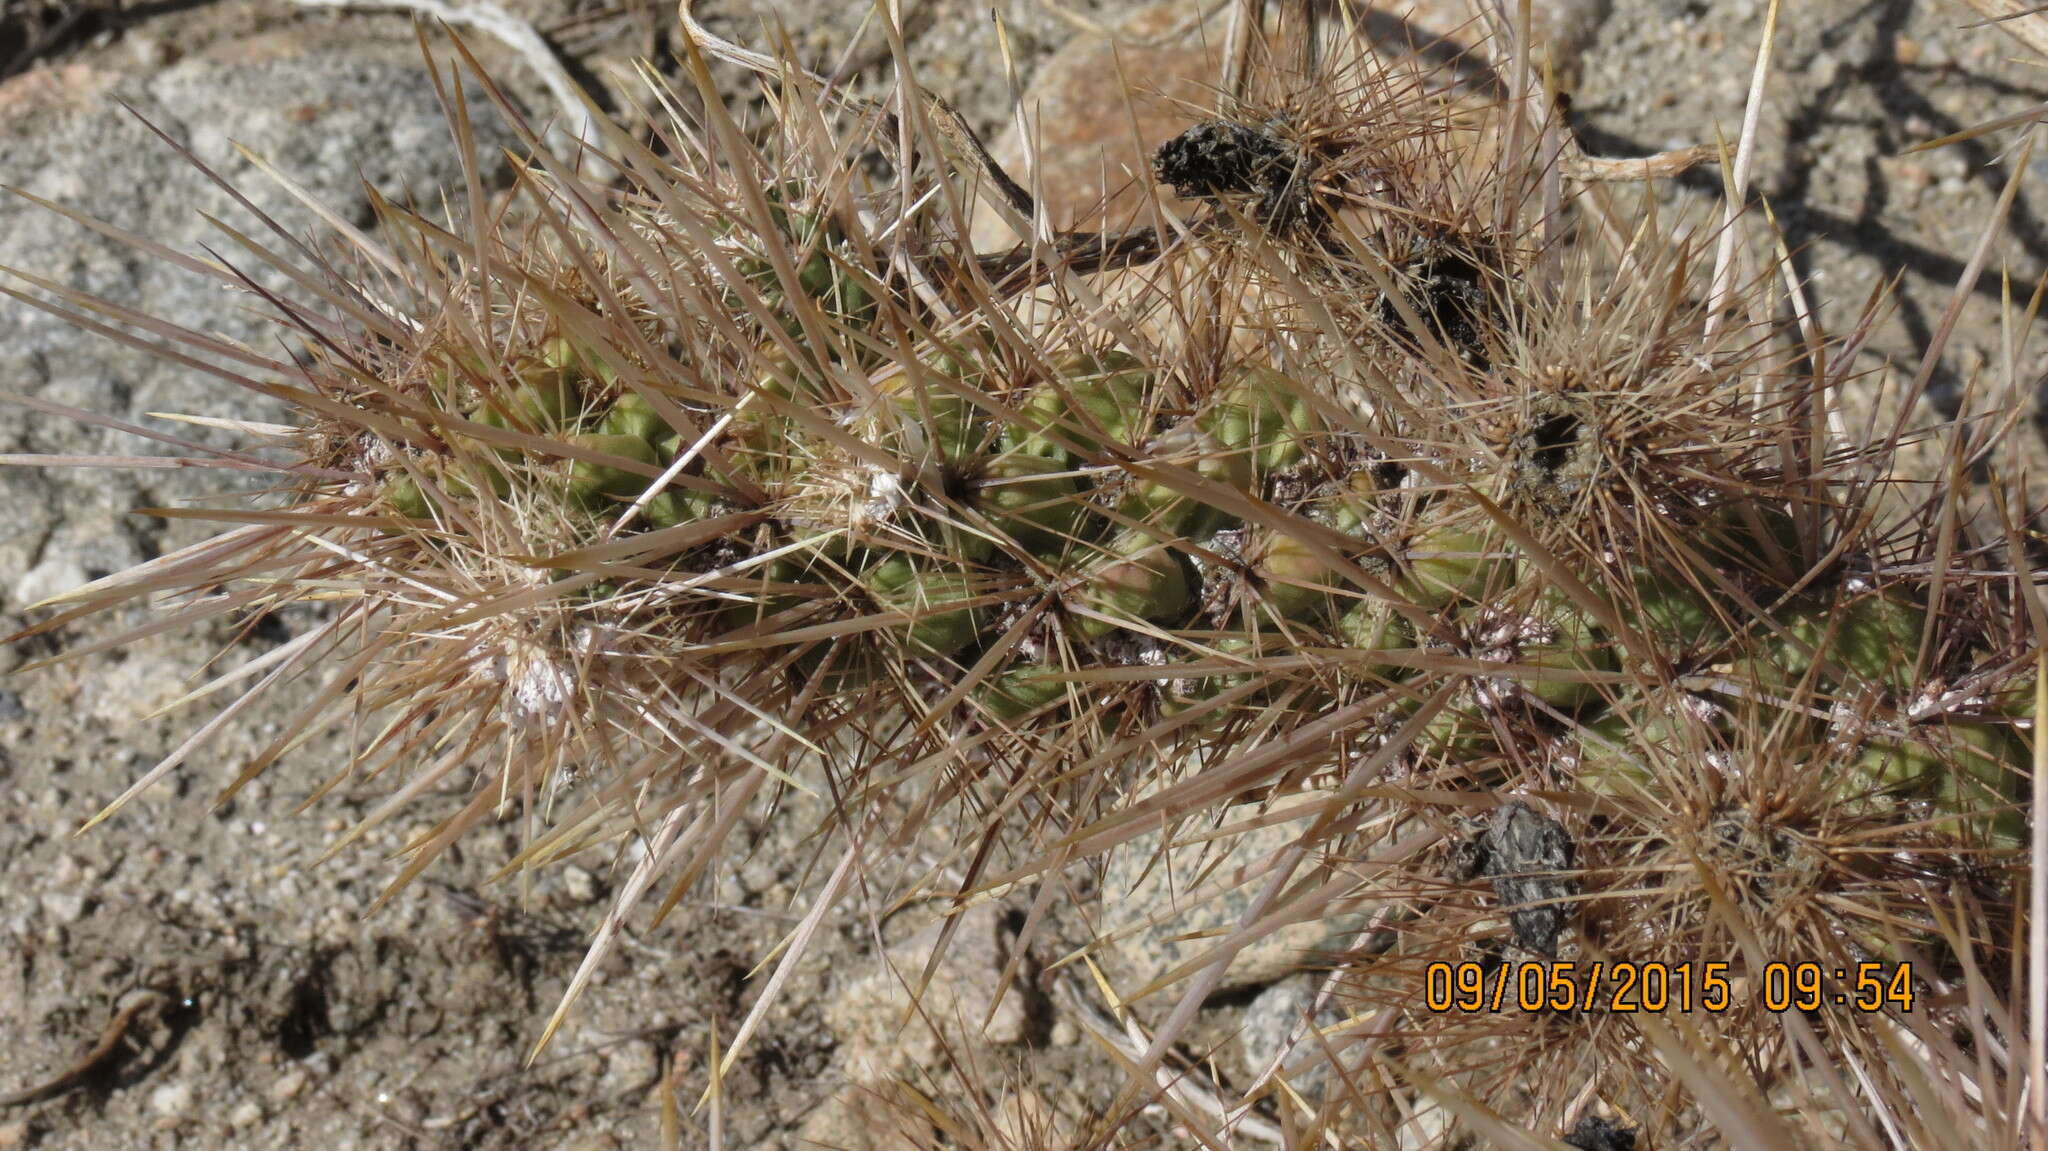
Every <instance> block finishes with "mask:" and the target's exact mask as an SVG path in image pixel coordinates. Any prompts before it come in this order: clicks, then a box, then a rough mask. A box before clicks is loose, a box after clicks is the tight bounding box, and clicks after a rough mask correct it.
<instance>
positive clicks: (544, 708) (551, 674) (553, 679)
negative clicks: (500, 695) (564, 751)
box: [492, 639, 576, 730]
mask: <svg viewBox="0 0 2048 1151" xmlns="http://www.w3.org/2000/svg"><path fill="white" fill-rule="evenodd" d="M492 671H493V672H494V673H495V675H496V678H497V679H498V680H499V681H500V682H502V683H504V684H505V685H506V688H507V690H506V692H505V695H504V710H505V713H506V717H507V718H508V719H509V720H510V721H511V722H512V724H513V725H514V726H515V727H519V728H524V729H528V730H531V729H534V728H541V727H550V726H553V725H554V724H556V723H559V722H560V721H561V719H562V715H563V713H564V712H565V711H567V710H568V707H569V700H570V698H571V697H572V696H573V695H574V694H575V690H576V679H575V673H574V670H573V669H572V668H571V667H570V665H569V664H568V663H567V662H566V661H564V660H562V659H560V658H557V657H556V656H555V655H554V653H552V652H550V651H549V650H548V649H547V648H546V647H545V646H544V645H542V644H538V643H535V642H533V641H531V640H524V639H515V640H508V641H507V642H506V644H505V650H504V651H503V652H502V653H501V654H500V655H499V656H498V658H497V660H496V661H495V666H494V667H493V668H492Z"/></svg>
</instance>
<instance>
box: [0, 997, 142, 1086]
mask: <svg viewBox="0 0 2048 1151" xmlns="http://www.w3.org/2000/svg"><path fill="white" fill-rule="evenodd" d="M169 1002H170V996H168V995H165V994H164V993H163V992H161V991H151V990H144V991H142V992H140V993H138V994H137V995H136V996H135V997H134V998H132V999H130V1000H129V1001H128V1003H127V1004H126V1005H125V1006H123V1007H122V1008H121V1009H120V1010H119V1011H116V1012H115V1013H114V1017H113V1018H112V1019H110V1020H108V1021H107V1027H106V1030H104V1031H102V1032H100V1039H99V1042H98V1043H95V1044H93V1045H92V1050H90V1051H87V1052H86V1053H85V1055H84V1056H82V1057H81V1058H80V1059H79V1060H78V1061H77V1062H75V1063H73V1064H72V1065H71V1066H69V1067H67V1068H65V1069H64V1070H63V1071H62V1072H60V1073H58V1074H57V1075H56V1076H55V1077H53V1078H50V1079H45V1080H44V1081H42V1082H41V1083H37V1084H35V1085H33V1086H30V1087H24V1088H22V1089H21V1090H19V1091H15V1092H13V1093H11V1094H7V1095H0V1107H20V1106H22V1105H24V1104H28V1103H39V1102H41V1101H43V1100H45V1099H51V1098H55V1097H56V1096H58V1095H62V1094H64V1093H65V1092H66V1091H70V1090H71V1089H73V1088H75V1087H77V1086H78V1085H79V1084H81V1083H83V1082H85V1080H86V1078H87V1077H88V1076H90V1075H91V1074H92V1073H93V1072H94V1071H97V1070H98V1069H99V1067H100V1065H101V1064H103V1063H105V1062H106V1061H107V1060H108V1059H109V1058H110V1057H111V1056H112V1055H113V1054H114V1050H115V1048H117V1047H119V1046H120V1045H121V1039H122V1037H123V1036H125V1035H127V1034H128V1028H129V1026H130V1025H131V1024H133V1023H134V1022H135V1019H136V1017H137V1016H139V1015H141V1014H142V1013H143V1012H144V1011H147V1010H149V1009H150V1008H153V1007H160V1006H162V1005H164V1004H166V1003H169Z"/></svg>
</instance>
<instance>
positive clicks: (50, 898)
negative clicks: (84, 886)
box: [43, 891, 85, 923]
mask: <svg viewBox="0 0 2048 1151" xmlns="http://www.w3.org/2000/svg"><path fill="white" fill-rule="evenodd" d="M43 914H45V915H47V916H49V917H50V918H51V919H54V920H56V921H57V922H58V923H77V922H78V921H79V920H81V919H83V918H85V896H83V895H80V894H78V893H77V892H75V891H50V892H45V893H44V894H43Z"/></svg>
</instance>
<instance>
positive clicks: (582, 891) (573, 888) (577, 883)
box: [562, 863, 604, 903]
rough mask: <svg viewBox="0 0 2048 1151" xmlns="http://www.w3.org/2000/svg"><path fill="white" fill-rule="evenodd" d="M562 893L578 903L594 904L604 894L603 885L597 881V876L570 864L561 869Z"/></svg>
mask: <svg viewBox="0 0 2048 1151" xmlns="http://www.w3.org/2000/svg"><path fill="white" fill-rule="evenodd" d="M562 891H563V893H564V894H566V895H568V897H569V898H570V899H573V900H575V901H576V902H578V903H596V902H597V899H598V897H599V896H600V895H603V894H604V885H603V884H601V883H599V882H598V881H597V876H595V875H592V874H591V873H590V872H588V871H586V870H584V869H583V868H581V867H578V866H576V865H575V864H573V863H572V864H570V865H568V866H567V867H564V868H563V869H562Z"/></svg>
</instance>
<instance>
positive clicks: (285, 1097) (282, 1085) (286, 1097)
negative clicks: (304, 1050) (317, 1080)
mask: <svg viewBox="0 0 2048 1151" xmlns="http://www.w3.org/2000/svg"><path fill="white" fill-rule="evenodd" d="M305 1089H306V1073H305V1072H303V1071H300V1070H298V1069H296V1068H294V1069H293V1070H290V1071H287V1072H285V1073H284V1074H283V1075H280V1076H278V1077H277V1082H275V1083H272V1084H271V1085H270V1101H271V1102H272V1103H289V1102H291V1101H292V1100H294V1099H296V1098H298V1097H299V1092H301V1091H304V1090H305Z"/></svg>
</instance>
